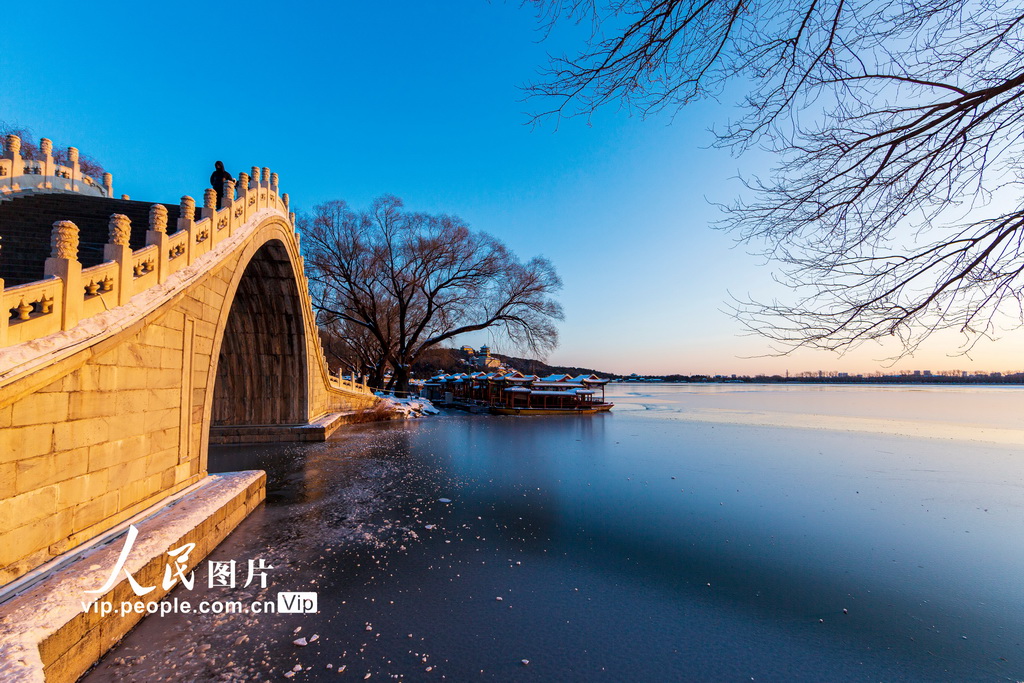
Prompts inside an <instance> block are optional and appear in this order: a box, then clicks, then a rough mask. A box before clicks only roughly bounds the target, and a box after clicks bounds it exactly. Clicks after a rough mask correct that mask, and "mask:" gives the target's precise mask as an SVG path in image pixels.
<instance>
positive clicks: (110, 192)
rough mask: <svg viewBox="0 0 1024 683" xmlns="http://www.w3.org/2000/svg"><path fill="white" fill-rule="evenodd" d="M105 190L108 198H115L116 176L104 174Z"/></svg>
mask: <svg viewBox="0 0 1024 683" xmlns="http://www.w3.org/2000/svg"><path fill="white" fill-rule="evenodd" d="M103 189H105V190H106V191H107V197H110V198H111V199H113V197H114V176H112V175H110V174H109V173H104V174H103Z"/></svg>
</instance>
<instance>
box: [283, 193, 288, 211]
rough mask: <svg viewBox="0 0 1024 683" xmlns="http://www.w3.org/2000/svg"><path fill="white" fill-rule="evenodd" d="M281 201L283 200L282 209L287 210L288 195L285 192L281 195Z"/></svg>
mask: <svg viewBox="0 0 1024 683" xmlns="http://www.w3.org/2000/svg"><path fill="white" fill-rule="evenodd" d="M281 201H282V202H284V210H285V211H287V210H288V209H289V208H290V207H289V205H288V202H289V197H288V193H287V192H285V193H284V194H283V195H281Z"/></svg>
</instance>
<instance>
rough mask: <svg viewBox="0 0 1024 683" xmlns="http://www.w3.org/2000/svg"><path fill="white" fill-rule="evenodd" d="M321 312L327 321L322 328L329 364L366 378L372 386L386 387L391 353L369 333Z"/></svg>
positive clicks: (322, 324)
mask: <svg viewBox="0 0 1024 683" xmlns="http://www.w3.org/2000/svg"><path fill="white" fill-rule="evenodd" d="M318 313H319V314H320V317H321V318H326V319H327V322H324V323H321V324H320V325H319V329H320V338H321V340H322V341H323V345H324V353H325V354H326V355H327V362H328V363H330V364H331V365H333V366H335V367H341V368H344V369H347V371H348V372H349V373H350V374H351V375H353V376H355V375H366V376H367V378H368V379H367V381H368V382H369V383H370V385H371V386H374V387H381V386H384V375H385V373H386V371H387V369H388V355H389V354H388V353H387V352H385V351H383V350H382V349H381V347H380V343H379V342H378V340H377V338H376V337H375V336H374V335H373V334H372V333H371V332H370V330H368V329H367V328H365V327H363V326H362V325H356V324H355V323H353V322H350V321H348V320H343V319H341V318H338V317H337V316H333V315H325V314H324V313H323V311H318Z"/></svg>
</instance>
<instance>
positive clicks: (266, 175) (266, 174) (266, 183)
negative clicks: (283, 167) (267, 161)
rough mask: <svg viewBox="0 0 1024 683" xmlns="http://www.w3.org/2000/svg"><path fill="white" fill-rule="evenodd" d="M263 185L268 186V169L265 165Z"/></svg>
mask: <svg viewBox="0 0 1024 683" xmlns="http://www.w3.org/2000/svg"><path fill="white" fill-rule="evenodd" d="M263 185H264V186H265V187H270V169H269V168H267V167H266V166H264V167H263Z"/></svg>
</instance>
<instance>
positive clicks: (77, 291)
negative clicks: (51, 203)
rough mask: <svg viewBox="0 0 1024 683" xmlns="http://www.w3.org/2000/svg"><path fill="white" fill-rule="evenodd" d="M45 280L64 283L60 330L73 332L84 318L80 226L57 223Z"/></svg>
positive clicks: (47, 261)
mask: <svg viewBox="0 0 1024 683" xmlns="http://www.w3.org/2000/svg"><path fill="white" fill-rule="evenodd" d="M43 275H44V277H59V278H60V279H61V281H63V283H64V296H62V297H61V307H60V308H61V316H60V318H61V320H60V328H61V329H62V330H70V329H71V328H72V327H74V326H75V325H77V324H78V321H79V319H81V317H82V301H83V300H84V299H85V290H84V289H82V264H81V263H79V261H78V226H77V225H75V224H74V223H72V222H71V221H57V222H56V223H54V224H53V229H52V230H51V232H50V258H48V259H46V262H45V264H44V266H43Z"/></svg>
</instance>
